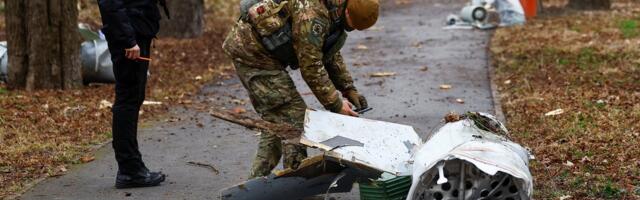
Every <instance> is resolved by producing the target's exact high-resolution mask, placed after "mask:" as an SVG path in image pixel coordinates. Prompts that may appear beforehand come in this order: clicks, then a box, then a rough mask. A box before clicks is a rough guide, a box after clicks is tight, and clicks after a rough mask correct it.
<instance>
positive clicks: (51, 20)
mask: <svg viewBox="0 0 640 200" xmlns="http://www.w3.org/2000/svg"><path fill="white" fill-rule="evenodd" d="M6 8H7V9H6V22H7V42H8V44H7V46H8V48H7V49H8V50H9V51H8V54H9V70H8V71H9V73H8V75H9V77H8V85H9V87H10V88H14V89H22V88H24V89H27V90H29V91H32V90H37V89H71V88H77V87H80V86H82V73H81V68H80V41H81V40H80V35H79V34H78V25H77V23H78V9H77V0H6Z"/></svg>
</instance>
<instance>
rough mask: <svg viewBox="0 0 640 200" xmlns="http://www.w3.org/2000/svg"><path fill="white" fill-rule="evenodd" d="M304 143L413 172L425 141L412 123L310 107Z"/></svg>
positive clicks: (402, 172)
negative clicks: (416, 151) (414, 154)
mask: <svg viewBox="0 0 640 200" xmlns="http://www.w3.org/2000/svg"><path fill="white" fill-rule="evenodd" d="M300 143H302V144H305V145H308V146H312V147H317V148H320V149H322V150H324V151H327V152H328V155H330V156H335V157H337V158H340V159H344V160H350V161H352V162H360V163H362V164H364V165H367V166H369V167H372V168H375V169H379V170H381V171H385V172H389V173H392V174H395V175H410V171H411V164H410V160H411V154H412V152H413V151H414V149H415V147H417V146H418V145H420V144H422V141H421V140H420V137H418V134H416V132H415V131H414V129H413V127H411V126H406V125H401V124H394V123H389V122H383V121H375V120H370V119H364V118H356V117H349V116H345V115H340V114H335V113H330V112H323V111H312V110H307V114H306V118H305V125H304V135H303V137H302V139H301V140H300Z"/></svg>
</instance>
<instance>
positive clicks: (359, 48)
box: [356, 44, 369, 50]
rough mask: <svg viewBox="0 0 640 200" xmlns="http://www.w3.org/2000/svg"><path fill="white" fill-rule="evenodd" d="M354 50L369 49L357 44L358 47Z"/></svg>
mask: <svg viewBox="0 0 640 200" xmlns="http://www.w3.org/2000/svg"><path fill="white" fill-rule="evenodd" d="M356 49H357V50H367V49H369V47H367V46H366V45H364V44H359V45H358V46H356Z"/></svg>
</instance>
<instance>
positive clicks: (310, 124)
mask: <svg viewBox="0 0 640 200" xmlns="http://www.w3.org/2000/svg"><path fill="white" fill-rule="evenodd" d="M479 115H480V116H482V117H484V118H485V119H489V120H490V121H492V122H495V123H497V124H498V129H501V132H504V133H508V132H507V130H506V128H505V127H504V126H503V125H502V124H501V123H500V122H498V121H497V120H496V119H495V118H494V117H493V116H490V115H488V114H482V113H480V114H479ZM301 143H302V144H305V145H308V146H312V147H318V148H320V149H322V150H324V151H327V156H333V157H336V158H340V159H345V160H349V161H352V162H356V163H360V164H363V165H366V166H369V167H371V168H374V169H378V170H380V171H384V172H388V173H392V174H396V175H411V176H412V177H413V184H412V186H411V190H410V192H409V196H408V197H407V199H424V198H425V197H424V194H425V193H429V194H435V193H430V192H432V191H431V190H432V189H433V187H434V186H437V187H438V189H441V188H444V184H449V186H450V187H451V186H453V187H455V188H459V189H460V190H457V189H456V191H459V192H461V193H462V194H460V195H461V198H460V199H483V198H484V197H486V195H488V194H491V195H495V196H490V197H492V198H494V197H498V196H499V195H496V194H502V192H503V191H504V192H505V193H506V192H509V191H511V193H509V194H502V196H501V197H500V198H495V199H530V198H531V194H532V192H533V178H532V176H531V173H530V172H529V168H528V162H529V159H530V158H532V156H530V154H529V152H528V151H527V150H526V149H525V148H523V147H522V146H520V145H518V144H516V143H513V142H511V141H509V140H508V139H506V138H504V137H502V136H498V135H496V134H494V133H492V132H489V131H485V130H482V129H481V128H479V127H478V125H477V124H476V123H475V122H474V121H473V120H471V119H468V118H465V119H462V120H460V121H457V122H451V123H447V124H446V125H444V126H443V127H442V128H441V129H440V130H438V131H437V132H435V133H432V134H431V135H429V137H428V139H427V140H426V142H422V141H421V139H420V138H419V137H418V135H417V134H416V132H415V131H414V129H413V128H412V127H410V126H406V125H400V124H394V123H389V122H382V121H375V120H369V119H363V118H355V117H349V116H344V115H339V114H333V113H329V112H322V111H312V110H308V111H307V115H306V118H305V127H304V134H303V137H302V139H301ZM452 167H454V168H455V169H460V170H459V172H461V173H458V174H455V172H453V173H452V169H453V168H452ZM467 173H469V175H466V177H465V174H467ZM436 175H438V176H436ZM447 175H448V176H447ZM445 176H446V177H445ZM433 177H438V178H437V182H436V181H434V182H433V183H432V184H431V183H429V182H430V181H431V179H425V178H433ZM465 180H468V181H465ZM511 180H512V181H511ZM497 181H499V182H497ZM467 182H471V183H469V184H470V185H471V186H469V187H467V186H465V184H466V183H467ZM496 182H497V183H496ZM498 183H499V185H502V186H504V187H503V188H500V187H498V188H496V186H495V185H496V184H498ZM429 184H431V185H429ZM427 186H428V187H429V188H427ZM483 187H487V188H489V187H490V188H493V189H490V190H487V189H484V188H483ZM465 188H466V189H465ZM514 188H515V189H514ZM445 189H446V188H445ZM474 190H477V191H474ZM447 191H450V194H452V195H450V196H447V197H455V196H457V195H458V193H459V192H455V191H454V190H453V189H451V190H449V189H447ZM453 192H455V193H453ZM420 195H422V196H420ZM482 195H485V196H482ZM507 195H510V196H507ZM419 197H420V198H419ZM481 197H482V198H481ZM426 199H443V196H442V195H441V196H440V198H438V197H434V196H428V197H426ZM445 199H446V198H445Z"/></svg>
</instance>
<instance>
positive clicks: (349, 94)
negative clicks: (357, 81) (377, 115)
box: [342, 89, 369, 109]
mask: <svg viewBox="0 0 640 200" xmlns="http://www.w3.org/2000/svg"><path fill="white" fill-rule="evenodd" d="M342 96H344V97H345V98H347V99H348V100H349V102H351V103H352V104H353V105H354V106H355V107H356V108H355V109H365V108H368V107H369V105H368V104H367V99H365V98H364V96H362V95H360V94H359V93H358V91H357V90H355V89H351V90H346V91H344V92H343V93H342Z"/></svg>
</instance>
